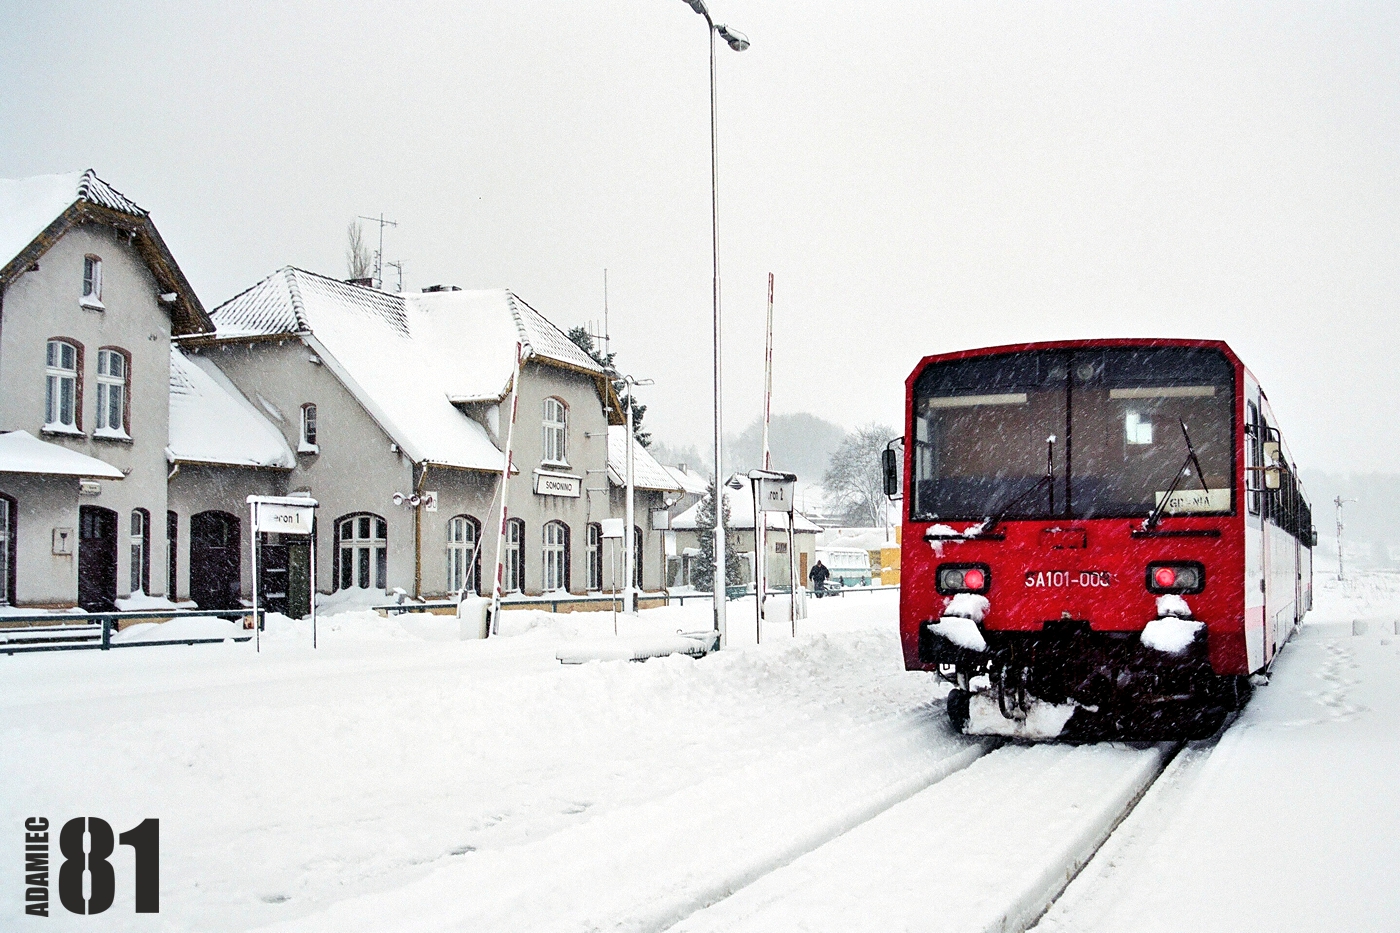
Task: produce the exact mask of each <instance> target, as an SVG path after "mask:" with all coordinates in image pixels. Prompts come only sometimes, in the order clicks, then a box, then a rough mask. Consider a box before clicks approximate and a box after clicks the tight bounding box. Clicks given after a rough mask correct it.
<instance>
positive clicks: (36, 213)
mask: <svg viewBox="0 0 1400 933" xmlns="http://www.w3.org/2000/svg"><path fill="white" fill-rule="evenodd" d="M89 221H96V222H98V223H103V224H107V225H109V226H112V227H115V228H116V229H118V230H119V231H121V232H122V233H124V234H128V235H130V237H131V241H130V242H131V245H132V247H133V248H134V249H135V250H136V251H137V253H139V254H140V256H141V258H142V259H143V260H144V261H145V263H146V265H147V267H148V268H149V269H150V271H151V273H152V275H154V277H155V279H156V287H157V289H158V291H159V292H160V293H161V294H162V295H173V296H174V300H169V299H167V300H166V301H165V302H163V303H164V304H165V307H166V310H167V311H168V313H169V314H170V323H171V331H172V333H173V334H175V335H177V336H180V335H188V334H198V333H207V332H209V331H212V330H213V325H212V324H210V323H209V317H208V315H207V314H205V312H204V306H203V305H202V304H201V303H200V301H199V296H197V295H196V294H195V293H194V289H193V288H192V287H191V286H190V283H189V281H188V280H187V279H186V278H185V274H184V273H183V272H182V271H180V267H179V265H178V264H177V263H176V262H175V257H174V256H172V255H170V250H169V248H168V247H167V246H166V245H165V241H164V240H162V239H161V236H160V232H159V231H158V230H156V227H155V224H154V223H152V222H151V217H150V214H149V213H148V212H147V211H146V210H145V208H142V207H140V206H139V205H137V204H136V203H135V202H134V201H132V200H131V199H130V198H128V197H127V196H126V195H124V194H122V193H121V192H120V191H118V190H117V189H115V188H113V187H112V186H111V185H109V184H107V183H106V182H105V181H103V180H102V179H100V178H98V177H97V175H96V173H94V172H93V170H92V169H88V170H87V171H85V172H68V173H66V174H63V175H36V176H34V177H32V178H17V179H0V289H3V288H5V287H7V286H8V285H9V284H10V282H12V281H14V280H15V279H16V278H17V277H19V276H21V275H24V274H25V273H26V272H28V271H29V270H30V269H31V268H32V267H33V265H34V264H35V263H37V262H38V261H39V259H40V258H41V257H42V256H43V255H44V253H45V252H47V251H48V250H49V249H50V248H51V247H52V246H53V245H54V243H56V242H58V240H60V239H62V237H63V236H64V235H65V234H66V233H67V232H68V231H69V230H70V229H71V228H72V227H73V226H75V225H78V224H82V223H85V222H89Z"/></svg>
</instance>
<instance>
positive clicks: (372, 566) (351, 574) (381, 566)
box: [335, 513, 389, 590]
mask: <svg viewBox="0 0 1400 933" xmlns="http://www.w3.org/2000/svg"><path fill="white" fill-rule="evenodd" d="M335 528H336V539H337V540H336V547H337V549H338V550H339V552H340V560H339V561H337V564H336V566H337V568H338V589H342V590H348V589H350V587H352V586H358V587H359V588H360V589H362V590H367V589H369V588H370V587H374V588H375V589H377V590H382V589H387V587H388V581H389V525H388V523H387V522H385V521H384V519H382V518H380V517H379V516H378V515H370V514H368V513H364V514H360V515H347V516H345V517H343V518H339V519H336V523H335Z"/></svg>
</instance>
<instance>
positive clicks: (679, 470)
mask: <svg viewBox="0 0 1400 933" xmlns="http://www.w3.org/2000/svg"><path fill="white" fill-rule="evenodd" d="M666 472H667V473H670V474H671V478H672V479H674V480H675V481H676V483H677V484H679V485H680V487H681V488H682V489H684V490H685V492H686V495H689V496H703V495H704V494H705V493H707V492H709V491H710V481H709V480H708V479H706V478H705V477H703V476H701V475H700V474H699V473H696V472H694V471H693V470H690V469H687V468H686V467H683V466H668V467H666Z"/></svg>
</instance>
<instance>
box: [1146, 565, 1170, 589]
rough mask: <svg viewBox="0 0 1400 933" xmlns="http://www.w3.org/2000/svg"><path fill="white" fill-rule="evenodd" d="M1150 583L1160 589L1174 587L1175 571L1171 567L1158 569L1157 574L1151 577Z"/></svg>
mask: <svg viewBox="0 0 1400 933" xmlns="http://www.w3.org/2000/svg"><path fill="white" fill-rule="evenodd" d="M1152 582H1153V583H1156V584H1157V585H1158V586H1160V587H1161V588H1162V589H1168V588H1170V587H1173V586H1176V571H1175V570H1173V569H1172V568H1171V567H1158V568H1157V572H1156V573H1154V574H1153V575H1152Z"/></svg>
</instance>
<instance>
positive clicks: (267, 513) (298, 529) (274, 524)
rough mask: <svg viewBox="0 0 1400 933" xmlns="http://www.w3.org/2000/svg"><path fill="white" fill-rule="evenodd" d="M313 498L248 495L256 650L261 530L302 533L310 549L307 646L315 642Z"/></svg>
mask: <svg viewBox="0 0 1400 933" xmlns="http://www.w3.org/2000/svg"><path fill="white" fill-rule="evenodd" d="M317 504H318V503H317V502H316V500H315V499H311V498H304V497H301V496H249V497H248V508H249V510H250V511H251V513H252V514H251V518H252V520H253V540H252V543H251V545H250V548H249V549H250V550H251V551H252V555H253V631H254V633H255V635H254V637H255V639H256V642H257V650H258V652H259V653H261V652H262V619H261V618H260V617H259V616H258V571H259V569H260V567H259V565H260V561H259V558H260V557H261V555H262V547H261V542H262V535H263V533H264V532H268V533H272V534H280V535H305V536H307V538H308V547H307V550H308V551H309V552H310V555H309V557H310V562H311V566H310V570H309V573H310V575H311V581H310V582H311V585H310V587H309V589H310V591H311V599H310V601H311V647H312V648H315V647H316V646H317V645H316V541H315V539H314V538H312V537H311V536H312V535H313V534H314V533H315V530H316V507H317Z"/></svg>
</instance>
